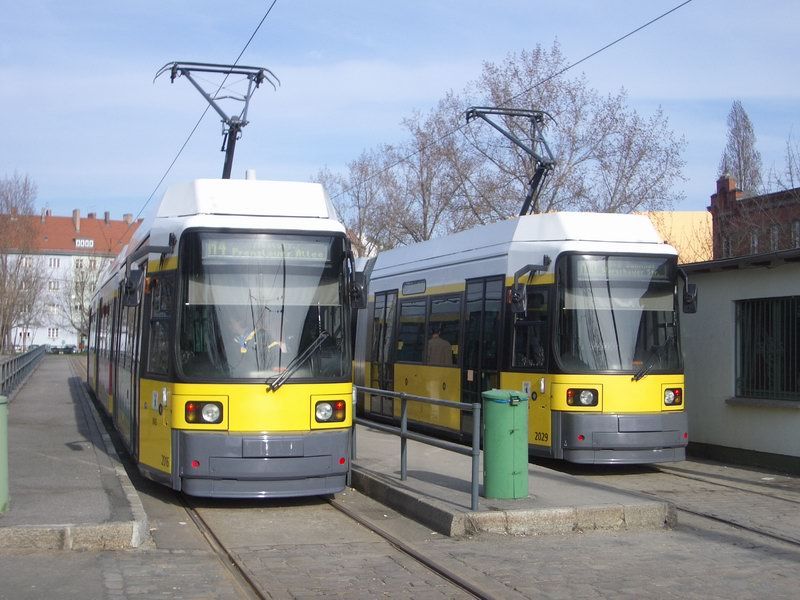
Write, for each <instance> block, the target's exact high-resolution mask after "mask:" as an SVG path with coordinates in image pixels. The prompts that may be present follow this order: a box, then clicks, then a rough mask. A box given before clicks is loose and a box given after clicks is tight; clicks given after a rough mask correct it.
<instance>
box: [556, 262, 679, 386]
mask: <svg viewBox="0 0 800 600" xmlns="http://www.w3.org/2000/svg"><path fill="white" fill-rule="evenodd" d="M676 274H677V271H676V260H675V258H674V257H645V256H594V255H569V256H566V257H564V258H562V260H561V262H560V264H559V271H558V278H559V288H558V289H559V316H558V319H557V332H556V340H555V346H556V356H557V357H558V359H559V362H560V364H561V366H562V368H563V369H564V370H566V371H570V372H589V371H601V372H602V371H605V372H614V371H626V372H633V373H636V374H637V379H638V378H641V377H642V376H644V374H646V373H650V372H659V371H660V372H676V371H679V370H680V369H681V368H682V361H681V356H680V351H679V340H678V313H677V308H676V299H675V298H676V295H675V289H676V287H675V284H676V282H675V278H676Z"/></svg>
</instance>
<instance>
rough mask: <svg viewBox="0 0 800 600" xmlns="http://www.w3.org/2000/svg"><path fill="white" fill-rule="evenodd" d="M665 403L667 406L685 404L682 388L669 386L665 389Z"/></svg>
mask: <svg viewBox="0 0 800 600" xmlns="http://www.w3.org/2000/svg"><path fill="white" fill-rule="evenodd" d="M664 404H665V405H666V406H680V405H681V404H683V392H682V391H681V388H667V389H665V390H664Z"/></svg>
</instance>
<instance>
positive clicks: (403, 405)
mask: <svg viewBox="0 0 800 600" xmlns="http://www.w3.org/2000/svg"><path fill="white" fill-rule="evenodd" d="M406 433H408V399H407V398H406V395H405V392H404V393H402V394H400V481H405V480H406V477H407V475H408V439H406Z"/></svg>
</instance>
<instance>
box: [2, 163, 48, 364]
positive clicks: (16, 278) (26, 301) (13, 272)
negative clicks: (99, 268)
mask: <svg viewBox="0 0 800 600" xmlns="http://www.w3.org/2000/svg"><path fill="white" fill-rule="evenodd" d="M35 198H36V185H35V184H34V183H33V181H31V180H30V179H29V178H28V177H27V176H20V175H18V174H17V173H15V174H14V175H13V176H11V177H6V178H4V179H0V346H2V350H3V351H9V350H12V349H13V347H14V339H13V338H12V331H13V330H14V328H17V327H18V328H21V329H22V331H23V336H22V339H21V340H17V341H18V342H20V344H19V345H21V346H23V347H24V346H26V345H27V336H26V335H25V332H26V331H28V329H29V328H30V327H32V326H34V325H36V324H37V319H38V315H40V314H41V307H40V306H39V305H38V302H39V299H40V298H41V297H42V293H41V292H42V289H43V287H44V282H45V276H46V275H45V273H44V271H43V265H42V264H40V263H41V261H40V259H39V258H38V257H36V256H34V255H33V254H32V251H33V250H34V249H35V244H36V240H37V231H38V226H37V225H38V223H37V221H36V219H34V218H32V215H33V210H34V204H33V203H34V200H35Z"/></svg>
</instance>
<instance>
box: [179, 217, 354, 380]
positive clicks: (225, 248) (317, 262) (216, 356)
mask: <svg viewBox="0 0 800 600" xmlns="http://www.w3.org/2000/svg"><path fill="white" fill-rule="evenodd" d="M344 279H345V247H344V239H343V238H342V237H338V236H325V235H308V234H307V235H303V234H266V233H217V232H205V231H193V232H187V234H185V236H184V240H183V242H182V244H181V316H180V321H179V324H178V330H179V331H178V361H177V362H178V365H179V370H180V372H181V374H182V375H183V376H184V377H186V378H188V379H197V380H210V379H213V380H220V379H260V380H262V381H265V382H269V381H271V380H274V379H275V378H277V377H279V376H281V374H282V373H286V374H285V375H284V376H283V377H282V379H286V380H287V381H289V382H291V381H292V380H298V379H302V380H309V379H312V380H331V379H340V378H343V377H346V376H348V375H349V372H350V368H351V358H350V344H349V343H347V340H346V339H345V336H347V335H348V334H349V330H348V329H347V327H346V324H345V318H346V312H345V310H344V304H345V302H344V298H345V294H344V290H345V281H344ZM298 357H299V358H298ZM287 367H290V369H289V371H287Z"/></svg>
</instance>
